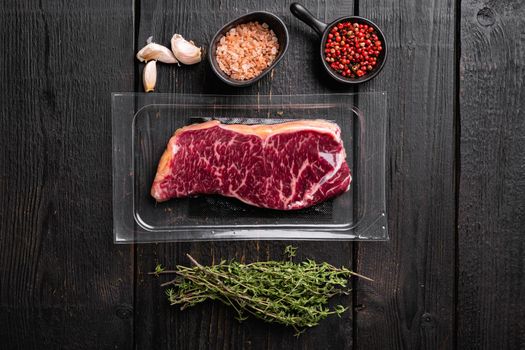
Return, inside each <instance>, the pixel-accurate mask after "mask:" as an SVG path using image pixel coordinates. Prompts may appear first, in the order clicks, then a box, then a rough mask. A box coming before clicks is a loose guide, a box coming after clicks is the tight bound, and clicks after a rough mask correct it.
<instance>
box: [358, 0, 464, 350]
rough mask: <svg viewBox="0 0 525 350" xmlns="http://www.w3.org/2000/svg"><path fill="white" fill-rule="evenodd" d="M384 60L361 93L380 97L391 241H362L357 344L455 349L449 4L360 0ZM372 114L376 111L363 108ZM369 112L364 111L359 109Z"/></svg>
mask: <svg viewBox="0 0 525 350" xmlns="http://www.w3.org/2000/svg"><path fill="white" fill-rule="evenodd" d="M359 14H360V15H362V16H364V17H367V18H370V19H371V20H372V21H374V22H375V23H377V24H378V25H379V26H380V27H381V28H382V29H383V30H384V32H385V36H386V38H387V39H386V40H387V43H388V50H389V57H388V61H387V63H386V66H385V68H384V70H383V72H381V74H379V75H378V76H377V77H376V78H375V79H374V80H372V81H370V82H369V83H367V84H363V85H362V86H360V88H359V91H387V93H388V118H389V119H388V135H387V159H386V163H387V213H388V219H389V234H390V241H389V242H384V243H375V242H370V243H367V242H363V243H359V244H358V247H357V249H356V252H355V253H354V254H356V256H355V258H356V261H357V266H358V270H359V271H360V272H361V273H363V274H365V275H367V276H370V277H371V278H373V279H374V280H375V282H374V283H368V282H366V283H363V282H361V281H359V282H358V285H357V295H356V305H355V306H356V309H357V310H358V311H357V312H356V329H355V331H356V347H357V348H361V349H436V348H439V349H450V348H453V346H454V269H455V265H454V246H455V224H454V216H455V180H454V166H455V164H454V157H455V130H454V129H455V128H454V99H455V92H454V73H455V51H454V26H455V25H454V23H455V2H454V1H433V2H428V1H425V2H415V1H414V2H406V1H374V2H371V1H360V2H359ZM360 107H362V108H365V109H366V110H368V111H369V112H370V113H373V112H374V108H375V107H374V106H360ZM365 114H366V112H365Z"/></svg>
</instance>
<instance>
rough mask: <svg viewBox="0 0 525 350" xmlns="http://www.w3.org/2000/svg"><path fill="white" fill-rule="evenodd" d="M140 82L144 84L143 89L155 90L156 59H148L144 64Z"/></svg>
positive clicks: (147, 90)
mask: <svg viewBox="0 0 525 350" xmlns="http://www.w3.org/2000/svg"><path fill="white" fill-rule="evenodd" d="M142 84H143V85H144V91H146V92H151V91H154V90H155V85H156V84H157V61H155V60H153V61H149V62H148V63H146V65H145V66H144V71H143V72H142Z"/></svg>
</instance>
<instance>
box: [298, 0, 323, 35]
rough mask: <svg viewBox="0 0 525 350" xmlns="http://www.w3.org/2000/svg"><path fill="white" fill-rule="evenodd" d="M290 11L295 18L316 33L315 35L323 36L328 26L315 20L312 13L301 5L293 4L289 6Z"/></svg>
mask: <svg viewBox="0 0 525 350" xmlns="http://www.w3.org/2000/svg"><path fill="white" fill-rule="evenodd" d="M290 11H292V14H293V15H294V16H295V17H297V18H298V19H300V20H301V21H303V22H304V23H306V24H308V25H309V26H310V27H311V28H312V29H313V30H315V31H316V32H317V34H319V35H320V36H323V33H324V31H325V29H326V27H327V26H328V25H327V24H326V23H324V22H321V21H320V20H318V19H317V18H315V17H314V15H312V13H311V12H310V11H308V10H307V9H306V8H305V7H304V6H303V5H301V4H299V3H297V2H294V3H293V4H291V5H290Z"/></svg>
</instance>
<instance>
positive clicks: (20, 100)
mask: <svg viewBox="0 0 525 350" xmlns="http://www.w3.org/2000/svg"><path fill="white" fill-rule="evenodd" d="M304 4H305V5H306V7H308V8H309V9H311V10H312V12H313V13H314V14H315V15H317V16H318V17H319V18H320V19H322V20H327V21H329V20H331V19H334V18H337V17H340V16H342V15H345V14H352V13H355V14H360V15H363V16H366V17H368V18H370V19H372V20H374V21H375V22H376V23H378V24H379V25H380V26H381V27H382V29H383V30H384V32H385V35H386V36H387V38H388V47H389V50H390V51H389V59H388V62H387V64H386V67H385V69H384V71H383V72H381V74H380V75H379V76H378V77H377V78H375V79H374V80H372V81H371V82H369V83H366V84H363V85H362V86H360V87H359V88H358V89H355V88H347V87H344V86H340V85H337V84H336V83H334V82H333V81H331V80H330V79H329V77H328V76H327V75H325V73H324V72H323V71H322V70H321V69H320V66H319V62H318V61H317V59H318V58H317V51H318V38H317V36H316V35H315V34H314V32H313V31H312V30H311V29H310V28H308V27H306V26H305V25H304V24H303V23H301V22H299V21H298V20H296V19H295V18H294V17H292V16H291V14H290V12H289V10H288V6H289V3H284V2H283V3H279V2H275V1H270V0H264V1H255V0H250V1H206V0H201V1H192V2H183V1H168V0H148V1H146V0H142V1H139V0H136V1H134V2H132V1H122V0H117V1H111V2H108V1H100V0H92V1H89V2H83V1H77V0H75V1H65V0H62V1H45V0H42V1H15V0H8V1H3V2H2V3H1V4H0V24H2V31H1V32H0V39H1V41H0V42H2V44H3V48H2V53H1V60H2V68H1V79H0V86H1V88H2V94H1V95H0V102H1V103H0V110H1V114H0V126H1V130H2V138H1V139H0V142H1V143H0V145H1V148H0V149H1V152H0V349H3V348H6V349H11V348H20V349H30V348H35V349H43V348H68V349H82V348H85V349H99V348H100V349H101V348H137V349H149V348H153V349H168V348H169V349H208V348H212V349H350V348H361V349H369V348H370V349H420V348H427V349H434V348H440V349H441V348H442V349H450V348H458V349H469V348H472V349H504V348H505V349H520V348H525V321H524V318H523V315H524V314H525V307H524V305H525V302H523V299H524V296H525V274H524V268H525V239H524V234H525V229H524V228H523V227H525V200H524V197H525V181H524V180H523V179H524V178H525V177H524V175H525V146H524V144H525V143H524V141H525V139H524V138H525V137H524V136H523V135H525V119H524V118H525V115H524V111H525V96H524V95H525V93H524V76H525V32H524V30H525V29H524V28H525V23H524V22H525V20H524V18H525V5H524V4H523V2H522V1H520V0H514V1H512V0H504V1H497V2H495V1H488V2H487V1H474V0H464V1H462V2H460V1H459V0H455V1H454V0H449V1H434V2H430V1H423V2H421V1H415V0H410V1H399V0H396V1H387V0H381V1H374V2H371V1H364V0H360V1H358V0H355V1H353V2H352V1H344V0H337V1H330V2H326V1H313V0H310V1H306V2H304ZM258 9H264V10H268V11H271V12H274V13H276V14H278V15H279V16H281V17H282V18H283V19H284V21H285V22H286V24H287V26H288V28H289V30H290V39H291V42H290V47H289V51H288V53H287V55H286V57H285V59H284V61H283V62H282V63H281V64H280V65H279V66H278V67H277V68H276V69H275V71H274V72H273V73H272V74H271V75H269V76H267V77H265V78H264V79H262V80H261V81H260V82H259V83H257V84H256V85H254V86H252V87H250V88H246V89H242V90H236V89H233V88H230V87H226V86H225V85H223V84H221V83H220V82H219V81H218V80H217V79H216V78H215V77H214V76H213V73H212V72H211V70H210V68H209V67H208V64H207V63H202V64H199V65H196V66H191V67H181V68H177V67H174V66H159V82H158V90H159V91H160V92H178V93H225V94H228V93H231V94H241V93H242V94H298V93H330V92H352V91H387V92H388V99H389V101H388V118H389V119H388V136H387V209H388V215H389V229H390V236H391V239H390V241H388V242H382V243H376V242H370V243H368V242H362V243H351V242H349V243H340V242H339V243H327V242H307V243H305V242H294V245H297V246H298V247H299V254H298V258H299V259H304V258H314V259H316V260H319V261H328V262H331V263H333V264H336V265H345V266H352V267H353V268H354V269H356V270H358V271H359V272H361V273H363V274H366V275H368V276H370V277H372V278H374V280H375V282H373V283H370V282H362V281H360V282H357V283H355V284H354V286H353V287H354V292H353V294H351V295H349V296H346V297H341V298H339V300H338V301H339V302H342V303H344V304H345V305H348V306H350V307H351V309H352V312H347V313H346V314H344V315H343V317H342V318H340V319H339V318H337V317H332V318H329V319H327V320H325V321H323V322H322V323H321V325H319V326H318V327H316V328H314V329H312V330H309V331H308V332H306V333H305V334H304V335H302V336H301V337H299V338H296V337H294V336H293V331H292V330H290V329H287V328H284V327H281V326H274V325H271V326H270V325H268V324H265V323H262V322H259V321H256V320H248V321H246V322H244V323H238V322H237V321H236V320H234V318H233V313H232V312H231V311H230V310H229V309H228V308H226V307H224V306H222V305H220V304H217V303H206V304H203V305H200V306H197V307H195V308H192V309H189V310H186V311H183V312H181V311H179V310H178V309H176V308H171V307H169V306H168V305H167V303H166V300H165V298H164V296H163V294H162V291H161V289H160V288H159V286H158V281H156V280H155V279H153V278H151V277H150V276H148V275H146V273H147V272H148V271H150V270H151V269H152V268H153V267H154V265H155V263H156V262H162V263H164V264H167V265H174V264H177V263H182V264H189V261H187V259H186V258H185V254H186V253H190V254H192V256H194V257H196V258H197V259H198V260H199V261H201V262H203V263H211V262H214V261H218V260H220V259H229V258H237V259H240V260H244V261H253V260H266V259H274V258H279V257H281V253H282V250H283V248H284V246H286V245H287V244H288V242H279V241H276V242H257V241H254V242H233V243H232V242H230V243H183V244H176V243H171V244H145V245H124V246H118V245H114V244H113V240H112V238H113V237H112V217H111V127H110V125H111V107H110V93H111V92H112V91H141V86H140V71H141V69H142V66H141V65H140V64H138V63H137V62H135V60H134V52H136V49H137V48H138V47H141V46H142V45H143V44H144V41H145V39H146V38H147V37H149V36H150V35H153V36H154V39H155V40H156V41H158V42H160V43H164V44H167V43H168V42H169V39H170V37H171V35H172V34H173V33H175V32H178V33H181V34H183V35H185V36H187V37H188V38H192V39H193V40H195V41H196V42H197V43H199V44H204V45H206V44H207V43H208V40H209V39H210V38H211V36H212V35H213V34H214V33H215V31H216V30H217V29H218V28H219V27H220V26H221V25H222V24H223V23H225V22H226V21H228V20H229V19H231V18H234V17H236V16H238V15H240V14H244V13H247V12H249V11H251V10H258ZM370 108H373V106H370Z"/></svg>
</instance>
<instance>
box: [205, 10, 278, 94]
mask: <svg viewBox="0 0 525 350" xmlns="http://www.w3.org/2000/svg"><path fill="white" fill-rule="evenodd" d="M254 21H257V22H259V23H266V24H268V26H269V27H270V29H271V30H273V32H274V33H275V35H276V36H277V40H278V41H279V52H278V53H277V56H276V57H275V60H274V61H273V63H272V64H271V65H270V66H269V67H268V68H266V69H265V70H264V71H263V72H262V73H261V74H259V75H258V76H256V77H254V78H252V79H249V80H235V79H232V78H230V77H229V76H228V75H227V74H226V73H224V72H223V71H222V70H221V68H220V67H219V64H218V63H217V59H216V57H215V52H216V51H217V44H218V43H219V40H221V38H222V37H223V36H224V34H226V33H227V32H228V31H229V30H230V29H232V28H233V27H235V26H237V25H239V24H243V23H248V22H254ZM287 49H288V29H287V28H286V25H285V24H284V22H283V21H282V20H281V19H280V18H279V17H277V16H276V15H274V14H273V13H270V12H266V11H257V12H251V13H248V14H246V15H243V16H241V17H239V18H237V19H234V20H233V21H231V22H229V23H227V24H225V25H224V26H223V27H222V28H221V29H219V31H218V32H217V33H216V34H215V35H214V36H213V39H211V42H210V46H209V48H208V60H209V61H210V64H211V69H212V70H213V72H214V73H215V74H216V75H217V76H218V77H219V79H221V80H222V81H223V82H225V83H226V84H228V85H231V86H236V87H243V86H248V85H252V84H253V83H255V82H257V81H258V80H259V79H261V78H262V77H264V76H265V75H266V74H268V73H269V72H270V71H271V70H272V69H273V68H274V67H275V66H276V65H277V64H278V63H279V61H281V60H282V58H283V57H284V54H285V53H286V50H287Z"/></svg>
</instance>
